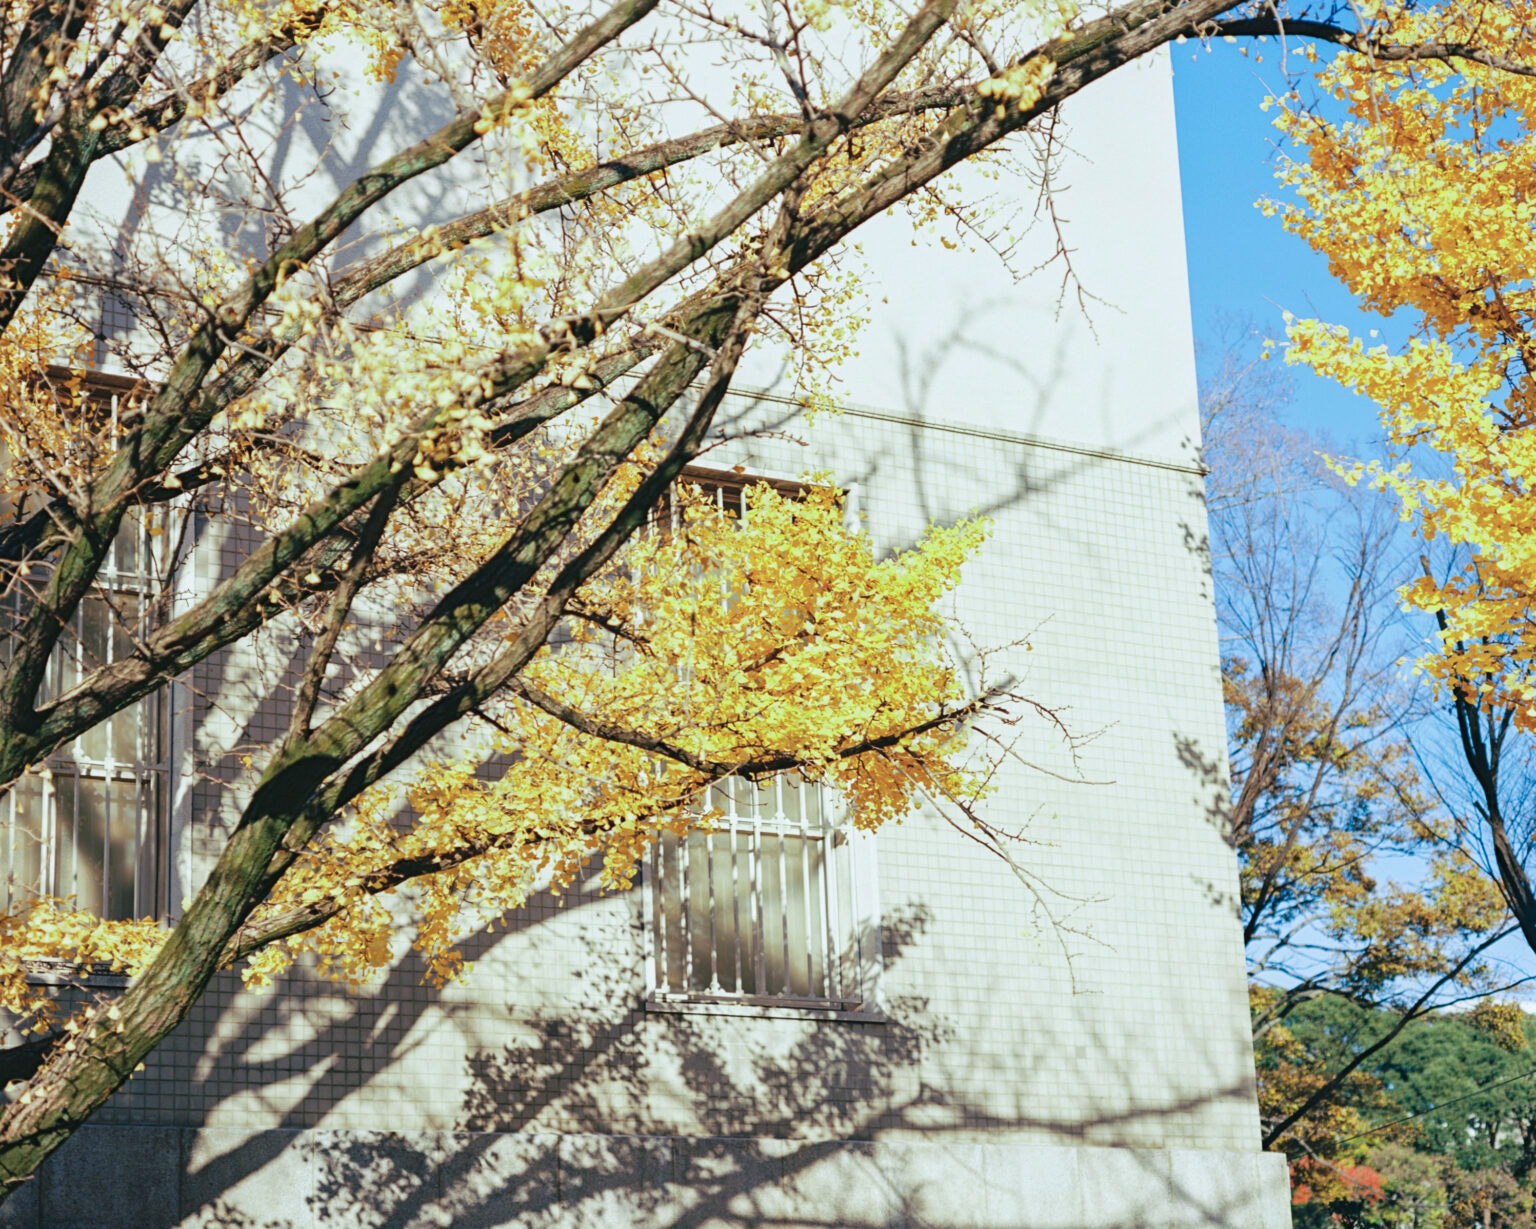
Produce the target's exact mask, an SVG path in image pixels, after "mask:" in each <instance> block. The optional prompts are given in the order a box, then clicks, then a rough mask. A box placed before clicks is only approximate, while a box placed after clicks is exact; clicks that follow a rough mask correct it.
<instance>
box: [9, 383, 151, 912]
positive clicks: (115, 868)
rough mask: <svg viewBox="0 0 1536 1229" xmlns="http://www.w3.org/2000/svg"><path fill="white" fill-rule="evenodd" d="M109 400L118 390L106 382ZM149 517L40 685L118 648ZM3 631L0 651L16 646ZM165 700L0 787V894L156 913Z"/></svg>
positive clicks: (15, 622)
mask: <svg viewBox="0 0 1536 1229" xmlns="http://www.w3.org/2000/svg"><path fill="white" fill-rule="evenodd" d="M103 395H104V397H110V399H111V401H112V402H113V403H114V404H113V405H112V406H111V409H112V411H113V412H114V413H115V412H116V410H117V408H118V407H117V406H116V404H115V403H116V401H117V395H116V393H113V392H108V393H104V394H103ZM157 536H158V535H156V534H155V533H154V532H152V524H151V522H150V521H149V520H148V519H147V518H146V517H143V516H139V515H132V516H130V517H128V518H126V519H125V520H124V523H123V527H122V529H121V530H120V531H119V533H118V536H117V538H116V540H115V541H114V542H113V544H112V546H111V548H110V550H109V551H108V554H107V557H106V559H105V561H104V562H103V566H102V569H101V571H100V573H99V575H98V577H97V586H96V590H95V592H94V593H92V594H91V595H89V596H88V597H86V598H85V600H84V601H82V602H81V603H80V606H79V608H78V609H77V610H76V612H75V615H74V618H73V619H72V620H71V621H70V626H69V627H68V628H66V629H65V631H64V633H63V635H62V636H61V638H60V640H59V644H58V647H57V648H56V650H55V651H54V655H53V658H52V660H51V661H50V662H49V665H48V672H47V675H46V677H45V680H44V683H43V687H42V698H43V699H44V700H47V699H49V698H51V697H53V696H57V695H62V694H63V693H64V692H66V691H68V690H69V689H70V688H71V687H73V686H75V685H76V684H77V683H79V682H80V680H81V679H83V678H84V677H85V676H86V675H88V674H89V673H90V672H91V671H93V670H95V669H96V668H97V667H98V666H100V665H102V664H103V663H106V662H109V661H113V660H116V659H118V658H121V657H124V656H126V655H127V654H128V652H129V651H130V649H131V646H132V643H133V641H134V638H135V637H136V635H137V634H138V633H139V631H140V629H141V627H142V624H143V621H144V620H145V618H146V617H147V615H148V605H149V600H150V599H151V597H152V596H153V595H154V593H155V589H156V584H155V567H154V554H153V546H154V543H155V541H156V538H157ZM6 579H7V580H8V581H9V583H8V584H7V586H6V588H5V592H4V595H3V597H0V632H9V633H13V632H14V629H16V628H17V627H18V626H19V625H20V623H21V622H22V620H23V619H25V617H26V616H27V614H28V613H29V612H30V608H31V600H30V599H31V595H32V587H31V585H30V584H29V583H28V580H27V578H26V577H25V576H21V577H17V576H14V575H13V576H10V577H8V578H6ZM11 648H12V646H11V644H10V643H9V636H8V635H7V636H5V638H4V639H3V640H0V658H8V657H9V655H10V652H11ZM167 707H168V706H167V704H166V701H165V700H164V699H163V698H162V696H160V695H159V694H156V695H153V696H150V697H148V698H146V699H144V700H142V701H140V702H139V703H137V704H135V705H133V706H131V707H129V708H126V709H124V710H122V711H121V712H118V713H115V714H114V715H113V716H111V717H109V718H108V719H107V720H106V721H104V722H102V723H101V724H100V725H97V726H94V727H93V728H91V729H89V730H86V731H85V732H84V733H83V734H81V735H80V736H79V737H78V738H75V739H74V740H73V741H72V742H70V743H66V744H64V745H63V746H61V747H59V748H57V749H56V750H55V751H54V752H53V754H51V755H49V756H48V757H47V759H46V760H45V761H44V762H43V764H41V765H40V766H38V767H36V768H34V769H31V770H29V771H28V772H27V773H25V774H24V775H23V776H22V777H21V778H20V779H19V780H18V781H17V782H16V783H15V785H14V786H12V788H11V789H10V791H9V792H8V793H6V794H5V795H4V797H3V798H0V906H3V907H5V908H8V909H9V908H14V907H16V906H18V905H21V904H24V903H25V902H26V900H28V899H29V898H31V897H34V896H37V895H49V896H60V897H66V898H71V899H73V900H74V901H75V902H76V904H77V905H78V906H79V907H81V908H83V909H89V910H91V911H92V912H94V913H97V914H99V915H101V916H102V917H106V918H113V919H118V918H130V917H146V916H160V915H163V914H164V913H165V911H166V908H167V896H168V884H167V874H166V858H165V851H166V847H167V845H168V837H167V832H166V826H167V815H168V811H169V780H168V778H169V754H168V750H169V748H168V742H169V738H168V729H167V720H166V718H167V713H166V709H167Z"/></svg>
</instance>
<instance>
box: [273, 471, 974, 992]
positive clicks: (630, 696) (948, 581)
mask: <svg viewBox="0 0 1536 1229" xmlns="http://www.w3.org/2000/svg"><path fill="white" fill-rule="evenodd" d="M672 513H673V515H672V519H673V520H674V521H675V524H669V525H666V526H663V527H659V528H658V529H657V530H655V531H654V532H652V533H650V534H648V535H647V536H645V537H644V538H643V539H641V540H640V541H638V542H636V543H635V544H634V545H633V546H632V547H631V549H630V550H629V551H628V552H627V554H626V556H625V557H624V559H623V560H622V561H621V563H620V565H619V566H618V567H616V568H614V569H612V570H610V571H609V572H608V573H607V574H606V575H605V576H603V577H602V578H601V579H599V580H598V581H596V582H595V583H593V584H592V585H590V586H589V587H588V588H587V589H586V590H585V591H583V592H582V594H581V595H580V601H579V606H580V609H581V611H582V617H580V618H578V619H575V620H573V621H572V623H571V624H570V626H569V628H568V629H567V632H566V633H565V635H564V636H563V637H562V638H561V639H560V641H559V642H558V643H556V644H554V645H552V646H551V647H549V648H547V649H546V650H544V651H543V652H542V653H541V654H540V656H539V657H538V658H537V659H536V661H535V662H534V663H533V664H532V665H531V666H530V668H529V669H528V670H527V671H526V672H525V674H524V676H523V677H524V679H525V680H526V682H527V683H528V684H529V685H530V686H531V687H533V688H536V689H538V691H539V692H541V693H544V694H547V695H549V696H553V697H556V698H558V699H559V701H560V702H562V703H564V704H567V705H570V706H572V707H573V708H575V709H577V710H579V711H580V713H582V714H587V715H590V716H591V717H592V718H593V719H595V720H600V721H602V722H606V723H609V724H610V725H611V726H613V727H617V728H620V729H622V730H625V731H634V732H639V733H641V734H643V735H644V736H645V738H646V739H647V740H650V741H649V745H640V746H637V745H631V744H630V743H626V742H623V741H617V740H615V739H614V738H611V737H602V736H599V734H598V733H594V732H592V731H583V730H581V729H577V728H573V726H572V725H571V724H570V723H568V722H566V721H562V720H559V719H557V718H556V717H554V716H551V715H550V714H549V713H548V712H546V711H544V710H542V709H541V708H539V707H537V706H536V705H535V704H533V703H529V702H528V701H527V700H525V699H518V698H508V699H506V700H504V701H502V702H500V703H498V704H497V705H496V706H494V708H493V709H492V710H490V711H488V712H487V713H486V716H487V717H488V718H490V719H491V721H492V722H494V724H493V725H492V726H490V728H488V729H487V731H486V733H485V736H484V738H483V740H482V741H481V743H480V745H479V746H478V747H477V748H475V749H474V750H473V751H472V752H469V753H466V754H465V755H464V756H463V757H462V758H459V759H456V760H454V761H452V762H438V763H433V764H429V765H426V766H424V767H423V768H422V769H421V770H420V771H419V772H418V773H417V774H416V775H415V776H414V778H413V780H412V781H411V783H410V784H409V785H408V787H406V788H405V789H404V791H403V795H404V796H403V801H404V802H405V804H406V806H405V807H404V808H403V809H402V808H401V807H400V805H399V804H400V802H401V801H402V798H401V791H398V790H394V789H390V788H380V789H377V790H375V791H373V792H372V793H370V794H368V795H366V796H365V797H364V798H363V799H362V800H361V802H360V803H359V805H358V806H357V807H355V808H354V811H353V814H352V815H351V817H350V820H349V822H348V823H347V824H346V825H344V826H341V827H338V828H337V829H335V830H333V831H331V832H329V833H327V834H325V835H324V836H323V838H322V839H321V840H320V841H319V842H318V843H317V844H316V845H315V846H314V847H313V848H312V849H311V850H310V851H309V852H308V853H307V854H306V856H305V857H304V859H302V860H301V862H300V863H299V865H298V866H297V867H295V869H294V870H293V871H291V872H290V873H289V874H288V876H286V877H285V879H284V880H283V881H282V883H281V884H280V885H279V887H278V889H277V890H276V892H275V893H274V895H273V897H272V899H271V900H270V901H269V902H268V903H267V905H265V906H264V907H263V909H262V911H261V913H260V914H259V915H258V920H259V918H260V917H270V916H275V915H278V914H281V913H283V912H285V911H287V910H293V909H303V908H306V907H313V906H316V905H317V904H322V903H326V904H329V903H330V902H334V903H335V904H336V905H337V906H339V912H338V913H337V915H336V916H335V917H334V918H333V919H332V920H331V921H329V922H328V923H326V924H325V925H324V926H323V927H321V928H319V929H316V930H313V931H310V932H308V933H306V934H303V935H300V936H298V937H296V938H294V939H292V940H289V941H287V942H285V943H284V944H283V945H281V946H280V947H273V948H269V949H268V950H267V951H266V952H264V953H263V954H262V955H261V956H259V957H258V958H257V959H256V960H253V961H252V962H251V964H250V966H249V968H248V970H247V973H246V978H247V981H248V983H250V984H252V985H260V984H265V983H266V982H267V981H269V980H270V979H271V977H272V976H274V975H275V974H276V973H277V972H279V971H281V969H282V968H283V967H284V966H285V965H286V964H287V963H289V962H290V961H291V960H292V959H293V958H294V957H295V956H297V955H298V954H299V953H300V952H310V953H313V954H314V956H315V958H316V960H317V962H318V965H319V967H320V969H321V971H322V972H323V973H325V974H326V975H328V976H331V977H334V978H337V979H338V980H341V981H345V982H348V983H351V984H360V983H362V982H365V981H367V980H368V979H369V978H370V977H373V976H375V975H376V974H377V973H378V971H379V970H380V969H381V968H383V967H384V966H386V965H387V964H388V963H389V961H390V959H391V958H392V956H393V954H394V951H393V946H392V942H393V933H394V930H393V928H394V926H395V924H396V923H395V920H394V918H393V916H392V914H391V912H390V910H389V909H388V908H387V907H386V906H385V904H384V903H383V902H382V901H381V898H380V895H379V891H378V886H379V884H380V883H382V882H383V881H384V880H385V879H386V878H387V877H388V876H389V874H390V873H391V868H394V867H399V866H401V865H405V864H411V865H414V866H418V867H419V866H424V865H433V866H436V865H441V866H442V869H441V870H436V871H434V872H432V873H429V874H425V875H419V876H417V877H415V878H414V879H413V880H412V889H411V890H412V892H413V894H414V901H413V911H414V913H415V914H416V915H417V918H418V919H419V920H418V922H417V925H416V929H415V933H414V938H413V939H412V943H413V945H414V947H415V948H416V949H417V950H418V951H419V952H420V953H421V955H422V958H423V959H424V961H425V963H426V966H427V970H428V976H429V978H431V979H432V980H433V981H434V982H437V983H442V982H444V981H447V980H451V979H454V978H457V977H459V976H462V974H463V973H464V971H465V967H464V963H463V959H462V956H461V955H460V953H459V952H458V950H457V947H456V943H457V941H458V940H459V938H460V937H461V936H462V935H463V934H464V933H465V932H466V931H467V930H469V929H473V928H475V927H478V926H483V925H486V924H488V923H492V922H494V920H495V919H496V918H498V917H499V916H501V915H502V914H503V913H505V912H506V911H507V910H509V909H512V908H516V907H517V906H518V905H520V904H522V903H523V902H524V901H525V900H526V899H527V897H528V895H529V893H530V892H532V891H535V890H540V889H552V890H554V891H556V892H562V891H564V890H566V889H567V888H569V887H570V886H571V885H572V884H573V883H575V882H576V881H577V879H578V877H579V876H581V875H582V874H584V873H585V872H586V869H587V868H588V867H589V865H590V864H591V863H592V861H593V859H597V860H598V861H599V864H600V874H601V879H602V882H603V883H604V884H605V885H606V886H607V887H608V888H614V889H617V888H624V887H627V886H629V885H630V884H631V883H632V882H633V880H634V876H635V872H636V869H637V866H638V862H639V859H640V858H641V857H642V856H643V855H644V853H645V851H646V850H647V848H648V847H649V846H650V844H651V842H652V841H654V840H655V839H656V837H657V835H658V834H659V833H660V832H662V831H663V830H670V831H682V830H684V829H685V828H686V827H687V826H688V825H690V824H693V823H696V822H700V821H701V820H703V819H706V818H707V817H708V815H709V814H710V813H711V809H710V807H709V804H708V802H707V797H708V791H709V788H710V786H711V785H712V784H714V783H716V782H718V781H720V780H721V779H722V778H723V777H725V776H727V775H729V774H731V773H733V772H736V771H745V772H747V773H749V774H751V775H753V776H755V777H758V778H766V777H767V776H769V775H771V772H770V771H769V770H764V769H755V768H754V767H753V765H756V764H762V763H764V762H768V761H785V760H789V761H793V762H794V763H795V764H796V765H797V771H798V772H799V773H800V774H801V775H802V776H803V777H804V778H805V779H807V780H810V781H818V782H825V783H826V784H828V785H829V786H831V787H832V788H833V789H835V790H836V791H838V793H839V794H840V796H841V798H842V799H843V800H844V804H845V805H846V807H847V809H848V811H849V813H850V815H851V819H852V822H853V823H855V824H856V825H858V826H859V827H862V828H868V829H872V828H875V827H878V826H879V825H880V824H882V823H885V822H888V821H890V820H893V819H899V818H900V817H901V816H902V815H903V814H905V813H906V812H907V811H909V810H910V809H911V808H912V806H913V805H915V803H916V802H918V801H919V800H920V799H921V798H922V797H924V796H941V797H942V796H949V797H953V796H959V795H968V796H974V795H975V793H976V792H977V788H978V783H977V781H976V780H974V779H973V778H972V777H971V776H970V775H969V774H968V773H967V772H966V770H965V769H964V768H963V767H961V766H960V765H959V753H960V751H961V749H962V746H963V742H964V738H963V732H962V731H961V729H960V728H959V723H958V722H956V723H949V722H946V723H944V724H942V725H938V726H935V727H934V728H932V729H927V730H922V731H920V732H917V733H913V734H911V735H910V736H906V737H897V736H900V735H902V733H903V732H904V731H909V730H915V729H917V728H918V727H920V726H922V725H924V723H925V722H929V721H930V720H931V719H932V718H933V717H934V716H935V715H936V714H940V713H943V712H947V711H952V710H953V709H954V708H955V706H957V705H958V704H959V702H961V701H962V700H963V690H962V686H961V680H960V677H959V674H958V672H957V671H956V669H955V668H954V666H953V665H952V663H950V662H949V661H948V660H947V659H946V658H945V655H944V653H943V651H942V649H941V647H940V634H939V633H940V630H941V618H940V615H939V613H938V610H937V603H938V602H939V600H940V599H941V598H942V597H943V596H944V595H945V594H946V593H948V592H949V591H950V590H951V589H952V588H953V587H954V585H955V584H956V582H957V580H958V578H959V569H960V565H961V563H962V562H963V560H964V559H965V558H966V557H967V556H968V555H970V554H971V553H972V552H974V550H975V549H976V548H977V546H978V545H979V544H980V542H981V541H982V539H983V537H984V536H985V533H986V527H985V525H984V524H983V523H980V522H967V523H963V524H960V525H957V526H954V527H951V528H948V529H936V530H933V531H931V532H929V533H928V534H927V535H926V536H925V537H924V539H923V540H922V542H921V543H920V544H919V545H918V546H917V547H915V548H914V549H913V550H910V551H907V552H905V553H903V554H900V555H896V556H892V557H887V558H880V557H878V556H877V554H876V552H875V551H874V549H873V547H872V545H871V543H870V541H869V539H868V538H867V536H865V535H864V534H862V533H859V532H856V531H855V530H854V529H852V528H850V527H849V526H848V525H847V524H845V516H846V513H845V510H844V508H843V506H842V503H841V500H840V498H839V496H838V493H837V492H835V491H834V490H832V489H831V488H828V487H825V486H813V487H812V488H811V490H810V491H809V493H808V494H807V495H806V496H805V498H803V499H793V498H791V497H789V496H787V495H783V494H779V493H777V492H775V491H773V490H772V489H770V488H769V487H767V486H755V487H751V488H749V489H748V491H747V492H746V496H745V515H744V516H743V517H741V518H737V517H735V516H733V515H732V514H731V513H729V512H728V511H726V510H723V509H721V508H718V507H717V506H715V504H714V503H712V502H710V500H709V499H708V498H707V497H706V496H705V495H704V494H703V493H702V492H700V491H699V490H698V489H697V488H688V487H684V488H682V490H681V491H680V492H679V493H678V496H677V499H676V501H675V503H674V504H673V505H672ZM879 739H888V740H889V745H883V746H880V747H878V748H874V749H869V750H864V751H862V752H860V751H859V748H861V747H863V746H864V745H865V744H867V743H868V742H869V741H870V740H879ZM662 744H665V747H666V748H669V749H674V750H675V751H676V752H677V756H676V757H674V756H673V755H669V754H668V753H667V751H666V750H664V749H660V748H661V745H662ZM850 752H855V753H853V754H850ZM487 760H490V761H491V762H494V763H496V764H499V765H501V766H502V767H501V768H500V769H499V770H498V774H499V775H498V774H493V773H490V772H489V771H487V770H486V769H484V768H483V767H482V764H483V763H485V762H486V761H487Z"/></svg>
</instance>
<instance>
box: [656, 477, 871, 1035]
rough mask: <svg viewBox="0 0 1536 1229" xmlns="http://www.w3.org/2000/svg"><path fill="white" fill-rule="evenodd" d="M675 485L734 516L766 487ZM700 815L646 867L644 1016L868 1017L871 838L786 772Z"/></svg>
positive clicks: (822, 792) (715, 802)
mask: <svg viewBox="0 0 1536 1229" xmlns="http://www.w3.org/2000/svg"><path fill="white" fill-rule="evenodd" d="M684 481H686V482H691V483H696V484H698V485H699V486H700V487H701V488H702V489H703V490H704V492H705V494H706V495H708V496H709V497H710V498H712V499H713V500H714V502H715V503H716V505H717V506H718V507H721V508H724V509H725V510H726V511H727V512H729V513H730V514H732V515H734V516H738V517H739V516H743V515H745V511H746V509H745V499H744V495H743V493H744V491H745V489H746V488H747V487H748V486H749V485H752V484H753V483H755V482H759V481H768V480H766V479H759V478H756V477H751V476H743V475H740V474H737V473H722V472H718V471H712V470H701V469H689V470H687V471H685V473H684ZM770 484H771V485H772V486H773V487H774V488H775V489H777V490H779V491H781V492H783V493H785V494H788V495H791V496H797V495H801V494H803V493H804V490H805V488H804V486H802V485H801V484H799V483H792V482H783V481H772V482H771V483H770ZM662 514H663V515H664V516H669V514H670V509H669V508H667V507H664V508H663V510H662ZM698 814H699V816H700V818H699V819H698V820H697V821H696V822H695V824H694V825H693V827H692V828H691V829H690V830H689V832H688V833H687V835H686V836H682V837H679V836H676V835H673V834H671V833H667V834H664V835H663V836H662V837H661V838H660V839H659V840H658V841H657V842H656V844H655V845H653V846H652V848H651V852H650V855H649V859H648V863H647V867H646V874H645V885H646V893H645V911H646V935H647V939H648V952H647V959H646V966H647V988H648V989H647V1004H648V1005H649V1006H651V1007H652V1008H656V1009H661V1010H682V1009H687V1010H693V1009H701V1008H702V1009H706V1010H709V1009H713V1010H722V1011H741V1010H748V1011H754V1012H760V1011H780V1012H793V1013H797V1014H798V1013H815V1014H836V1015H839V1016H862V1017H865V1018H879V1007H878V971H879V965H880V948H879V933H880V928H879V916H878V911H877V907H876V900H877V897H876V891H875V882H874V861H873V856H874V845H873V838H872V837H871V836H870V835H868V834H867V833H860V832H857V831H856V830H855V829H854V828H853V825H852V824H851V823H849V822H848V820H847V816H846V815H845V814H844V811H843V807H842V805H841V801H840V799H838V797H837V796H836V794H835V793H834V792H833V791H831V790H829V789H827V788H826V787H824V786H821V785H818V784H815V783H813V782H808V781H805V780H804V779H802V778H801V777H800V776H798V775H797V774H781V775H779V776H776V777H773V778H770V779H768V780H765V781H759V782H755V783H754V782H751V781H746V780H742V779H740V778H734V777H733V778H730V779H729V780H727V781H724V782H720V783H719V784H717V785H715V786H714V787H712V788H711V789H710V791H709V793H708V796H707V797H706V798H701V799H700V800H699V806H698Z"/></svg>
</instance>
